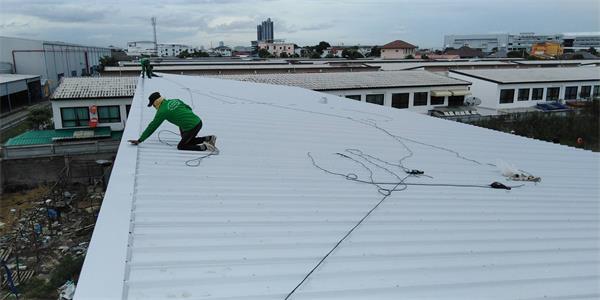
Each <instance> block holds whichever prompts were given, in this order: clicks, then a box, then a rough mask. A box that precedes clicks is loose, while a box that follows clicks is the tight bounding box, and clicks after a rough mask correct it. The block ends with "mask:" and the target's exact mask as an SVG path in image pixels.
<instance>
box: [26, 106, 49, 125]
mask: <svg viewBox="0 0 600 300" xmlns="http://www.w3.org/2000/svg"><path fill="white" fill-rule="evenodd" d="M51 125H52V110H50V109H48V108H33V109H31V110H30V111H29V115H28V116H27V126H28V127H29V128H31V129H34V130H40V129H45V128H48V127H49V126H51Z"/></svg>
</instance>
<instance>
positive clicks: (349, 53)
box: [342, 47, 364, 59]
mask: <svg viewBox="0 0 600 300" xmlns="http://www.w3.org/2000/svg"><path fill="white" fill-rule="evenodd" d="M342 57H345V58H349V59H357V58H363V57H364V56H363V55H362V54H360V52H358V48H356V47H353V48H347V49H344V50H342Z"/></svg>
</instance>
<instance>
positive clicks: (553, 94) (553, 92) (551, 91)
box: [546, 87, 560, 100]
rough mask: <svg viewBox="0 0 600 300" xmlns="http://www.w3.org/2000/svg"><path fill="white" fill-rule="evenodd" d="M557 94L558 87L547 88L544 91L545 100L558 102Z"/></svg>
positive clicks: (558, 91)
mask: <svg viewBox="0 0 600 300" xmlns="http://www.w3.org/2000/svg"><path fill="white" fill-rule="evenodd" d="M558 94H560V88H559V87H553V88H548V89H547V90H546V100H558Z"/></svg>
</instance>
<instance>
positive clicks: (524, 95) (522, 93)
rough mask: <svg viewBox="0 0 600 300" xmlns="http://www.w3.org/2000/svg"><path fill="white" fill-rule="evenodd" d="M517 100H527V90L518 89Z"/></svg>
mask: <svg viewBox="0 0 600 300" xmlns="http://www.w3.org/2000/svg"><path fill="white" fill-rule="evenodd" d="M517 100H519V101H527V100H529V89H519V94H518V96H517Z"/></svg>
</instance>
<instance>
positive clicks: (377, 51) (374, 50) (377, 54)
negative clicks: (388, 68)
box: [368, 46, 381, 57]
mask: <svg viewBox="0 0 600 300" xmlns="http://www.w3.org/2000/svg"><path fill="white" fill-rule="evenodd" d="M368 56H372V57H380V56H381V48H379V47H377V46H373V48H371V52H370V53H369V55H368Z"/></svg>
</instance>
